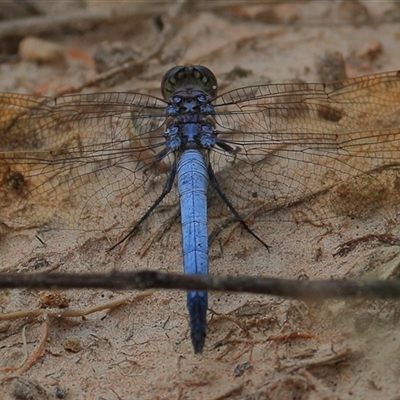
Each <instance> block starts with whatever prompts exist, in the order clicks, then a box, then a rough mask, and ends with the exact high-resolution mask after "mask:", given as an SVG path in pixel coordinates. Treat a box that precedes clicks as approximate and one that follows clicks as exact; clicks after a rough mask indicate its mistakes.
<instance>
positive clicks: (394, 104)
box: [213, 72, 400, 217]
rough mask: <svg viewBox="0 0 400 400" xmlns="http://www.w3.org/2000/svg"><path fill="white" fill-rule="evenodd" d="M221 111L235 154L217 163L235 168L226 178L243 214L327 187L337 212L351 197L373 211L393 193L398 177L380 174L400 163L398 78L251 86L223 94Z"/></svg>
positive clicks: (219, 156) (223, 172) (223, 132)
mask: <svg viewBox="0 0 400 400" xmlns="http://www.w3.org/2000/svg"><path fill="white" fill-rule="evenodd" d="M216 113H217V115H216V122H217V126H218V130H219V132H220V134H219V138H220V139H222V140H224V141H226V143H228V144H229V145H230V146H231V147H233V148H235V149H236V154H235V155H231V156H230V157H228V159H226V155H227V154H226V153H224V152H223V151H222V150H220V151H218V152H216V153H214V156H213V165H214V166H216V169H217V170H218V166H227V165H229V168H226V169H225V168H222V169H221V168H220V172H219V177H220V181H221V182H222V183H223V187H224V191H225V192H226V193H227V195H228V197H229V193H232V196H231V197H230V199H231V200H232V202H233V203H234V204H235V206H236V207H238V208H239V209H240V208H241V207H247V206H246V204H250V203H251V202H255V200H256V199H257V200H258V201H262V202H264V203H265V205H266V209H274V208H275V207H282V206H287V205H290V204H294V203H296V202H298V201H300V200H302V199H310V198H313V197H314V198H315V195H316V194H321V193H324V192H326V191H327V190H328V189H330V190H331V193H335V195H337V196H339V197H335V201H336V204H330V207H331V208H333V209H335V208H337V207H339V208H340V207H341V206H340V205H339V204H338V203H339V202H341V201H343V202H344V203H346V202H349V200H350V197H351V196H355V197H358V200H360V205H359V207H360V210H361V208H362V207H364V208H369V207H370V208H371V209H372V208H374V207H375V208H376V207H380V206H382V205H383V204H384V203H385V202H388V201H390V199H389V198H388V196H389V193H388V191H390V192H391V194H393V193H394V190H393V189H394V187H395V184H396V182H395V180H396V174H393V173H392V174H386V175H382V174H380V172H381V171H383V170H385V169H391V170H392V171H393V170H394V169H395V168H396V167H397V166H399V165H400V163H399V161H400V73H399V72H388V73H382V74H376V75H369V76H364V77H359V78H355V79H348V80H345V81H340V82H333V83H330V84H303V83H299V84H278V85H261V86H252V87H245V88H241V89H237V90H233V91H230V92H227V93H225V94H223V95H221V96H219V97H218V98H217V99H216ZM224 160H225V161H224ZM390 187H391V189H390ZM332 189H334V190H332ZM350 192H352V194H350ZM331 200H332V198H331ZM354 200H357V199H354ZM335 201H334V202H335ZM362 201H365V204H364V205H362V204H361V203H362ZM346 207H347V206H346V205H345V210H337V209H336V210H335V212H337V211H339V212H341V211H344V212H345V213H346V212H347V211H346ZM353 208H354V207H353ZM353 208H351V209H352V210H353ZM364 211H365V210H364ZM364 211H360V214H363V212H364ZM352 212H353V211H352ZM349 213H351V212H350V211H349ZM321 216H322V217H328V211H326V210H325V211H324V212H322V213H321Z"/></svg>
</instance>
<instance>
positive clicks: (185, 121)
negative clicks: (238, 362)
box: [0, 65, 400, 353]
mask: <svg viewBox="0 0 400 400" xmlns="http://www.w3.org/2000/svg"><path fill="white" fill-rule="evenodd" d="M161 89H162V95H163V98H157V97H153V96H150V95H144V94H140V93H120V92H118V93H94V94H75V95H66V96H62V97H58V98H49V97H40V96H33V95H21V94H12V93H2V94H0V111H1V113H0V132H1V136H0V199H1V207H0V218H1V220H2V221H3V222H5V223H7V224H10V225H12V226H21V225H22V226H24V227H31V228H42V229H43V228H48V229H52V228H57V229H63V228H66V229H67V228H70V227H73V228H77V229H86V230H99V229H110V228H116V229H120V228H123V229H125V232H124V234H123V235H122V238H120V239H119V240H118V242H117V243H116V244H115V245H114V246H113V247H112V248H114V247H116V246H117V245H118V244H119V243H121V242H122V241H124V240H126V239H128V238H129V237H131V236H132V235H133V234H134V233H135V232H136V231H137V230H138V228H139V227H141V226H142V225H143V223H144V221H145V220H146V219H148V218H154V221H155V220H160V219H163V218H164V219H165V218H167V216H168V215H169V214H168V213H171V210H172V209H173V208H172V206H173V205H175V204H177V203H178V202H179V203H180V217H181V225H182V253H183V264H184V271H185V273H187V274H208V272H209V260H208V228H207V211H208V208H211V209H213V210H214V211H216V212H217V214H218V215H220V214H223V213H225V215H226V212H227V211H229V212H231V213H233V215H234V217H235V218H236V219H237V220H238V221H239V222H240V223H241V224H242V226H243V227H244V229H246V230H247V231H248V232H249V233H250V234H251V235H253V237H255V239H257V240H258V241H259V242H260V243H261V244H262V245H264V246H265V247H267V248H268V246H267V244H266V243H265V242H264V241H263V240H262V239H261V238H260V237H259V236H258V235H257V234H256V233H254V232H253V230H252V229H250V228H249V226H248V225H247V223H246V222H245V219H244V218H243V217H242V214H243V212H245V213H249V212H252V210H256V209H257V208H259V204H260V202H262V204H263V214H262V215H260V217H259V218H260V219H262V218H263V217H264V216H266V215H268V213H269V212H271V211H273V210H274V209H276V208H277V207H286V206H289V205H291V204H295V203H296V202H297V201H299V200H301V199H307V198H308V199H311V198H313V197H315V196H316V195H317V194H318V193H323V192H326V191H327V190H330V189H332V188H335V187H338V185H340V184H342V182H344V181H349V180H351V179H355V178H358V177H369V178H371V179H372V180H371V182H373V183H374V185H375V186H374V187H377V186H380V185H381V186H382V187H384V182H380V181H379V179H377V178H375V175H374V174H375V173H376V172H377V171H378V170H382V169H385V168H394V167H395V166H396V165H398V163H399V159H400V146H399V143H400V118H399V115H400V72H398V71H394V72H387V73H381V74H375V75H369V76H364V77H359V78H355V79H348V80H344V81H339V82H332V83H315V84H306V83H285V84H268V85H255V86H248V87H243V88H239V89H235V90H231V91H228V92H226V93H224V94H222V95H218V94H217V89H218V85H217V80H216V78H215V76H214V74H213V73H212V72H211V71H210V70H209V69H208V68H206V67H204V66H201V65H186V66H177V67H174V68H172V69H171V70H169V71H168V72H167V73H166V74H165V76H164V78H163V79H162V84H161ZM364 182H365V181H364ZM360 190H361V189H360ZM210 192H214V193H216V194H217V195H218V196H214V197H212V195H211V193H210ZM162 205H164V210H162ZM143 207H145V209H146V211H145V212H144V213H142V214H140V212H141V210H143ZM156 209H158V210H162V211H159V212H158V213H157V212H156V211H155V210H156ZM153 211H154V212H155V213H153ZM150 214H152V215H151V216H150ZM154 214H156V216H154ZM207 304H208V300H207V293H206V292H204V291H189V292H188V293H187V308H188V311H189V319H190V331H191V340H192V344H193V348H194V351H195V353H201V352H202V350H203V347H204V343H205V338H206V327H207V326H206V312H207Z"/></svg>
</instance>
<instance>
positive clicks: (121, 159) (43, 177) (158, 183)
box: [0, 93, 167, 229]
mask: <svg viewBox="0 0 400 400" xmlns="http://www.w3.org/2000/svg"><path fill="white" fill-rule="evenodd" d="M164 108H165V103H164V101H163V100H159V99H156V98H153V97H150V96H144V95H139V94H129V93H105V94H102V93H100V94H85V95H72V96H64V97H60V98H57V99H51V98H46V97H35V96H27V95H17V94H10V93H4V94H1V95H0V196H1V197H0V199H1V208H0V218H1V220H2V221H3V222H6V223H9V224H12V223H13V224H21V225H23V226H43V225H48V226H57V227H70V228H80V229H82V228H87V229H106V228H110V227H112V226H118V227H121V228H123V227H126V226H128V225H129V224H132V223H133V222H134V221H135V218H137V215H138V213H140V212H142V211H143V208H142V206H143V205H146V206H149V205H150V204H151V202H152V201H154V200H155V198H156V197H157V195H158V194H159V193H160V190H161V187H162V177H163V176H164V175H165V174H166V170H165V168H162V165H160V164H159V163H158V162H157V161H156V160H155V155H156V154H157V153H158V152H159V151H161V146H162V142H163V124H164V121H165V118H164ZM166 161H167V160H166ZM164 163H165V162H164ZM160 168H161V169H160ZM157 174H158V177H157ZM160 175H161V178H160ZM138 210H140V211H138ZM128 215H129V216H130V218H131V220H130V221H128V218H127V216H128Z"/></svg>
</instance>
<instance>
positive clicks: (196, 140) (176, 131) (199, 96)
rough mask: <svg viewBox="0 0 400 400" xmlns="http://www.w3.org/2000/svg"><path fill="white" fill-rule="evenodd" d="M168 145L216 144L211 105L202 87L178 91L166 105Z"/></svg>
mask: <svg viewBox="0 0 400 400" xmlns="http://www.w3.org/2000/svg"><path fill="white" fill-rule="evenodd" d="M165 112H166V115H167V118H168V119H167V121H168V122H167V129H166V131H165V138H166V144H167V147H168V148H169V149H170V150H172V151H179V150H180V151H183V150H185V149H189V148H190V149H193V148H198V149H209V148H211V147H212V146H214V144H215V126H214V119H213V118H212V116H213V115H214V107H213V105H212V104H210V96H209V95H208V94H207V93H205V92H203V91H201V90H190V89H189V90H180V91H178V92H176V93H174V94H173V95H172V96H171V98H170V104H169V105H168V106H167V107H166V110H165Z"/></svg>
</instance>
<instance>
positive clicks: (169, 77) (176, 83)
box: [161, 65, 218, 100]
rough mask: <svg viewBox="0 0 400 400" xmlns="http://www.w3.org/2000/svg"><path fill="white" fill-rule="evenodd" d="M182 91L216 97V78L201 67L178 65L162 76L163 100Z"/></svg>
mask: <svg viewBox="0 0 400 400" xmlns="http://www.w3.org/2000/svg"><path fill="white" fill-rule="evenodd" d="M182 89H196V90H201V91H203V92H205V93H207V94H208V95H210V96H211V97H212V98H213V97H215V96H216V95H217V90H218V84H217V78H216V77H215V75H214V74H213V73H212V72H211V71H210V70H209V69H208V68H206V67H203V66H202V65H178V66H176V67H174V68H171V69H170V70H169V71H167V73H166V74H165V75H164V77H163V79H162V82H161V91H162V95H163V97H164V99H165V100H168V99H169V98H170V97H171V96H172V95H173V94H174V93H175V92H177V91H178V90H182Z"/></svg>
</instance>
